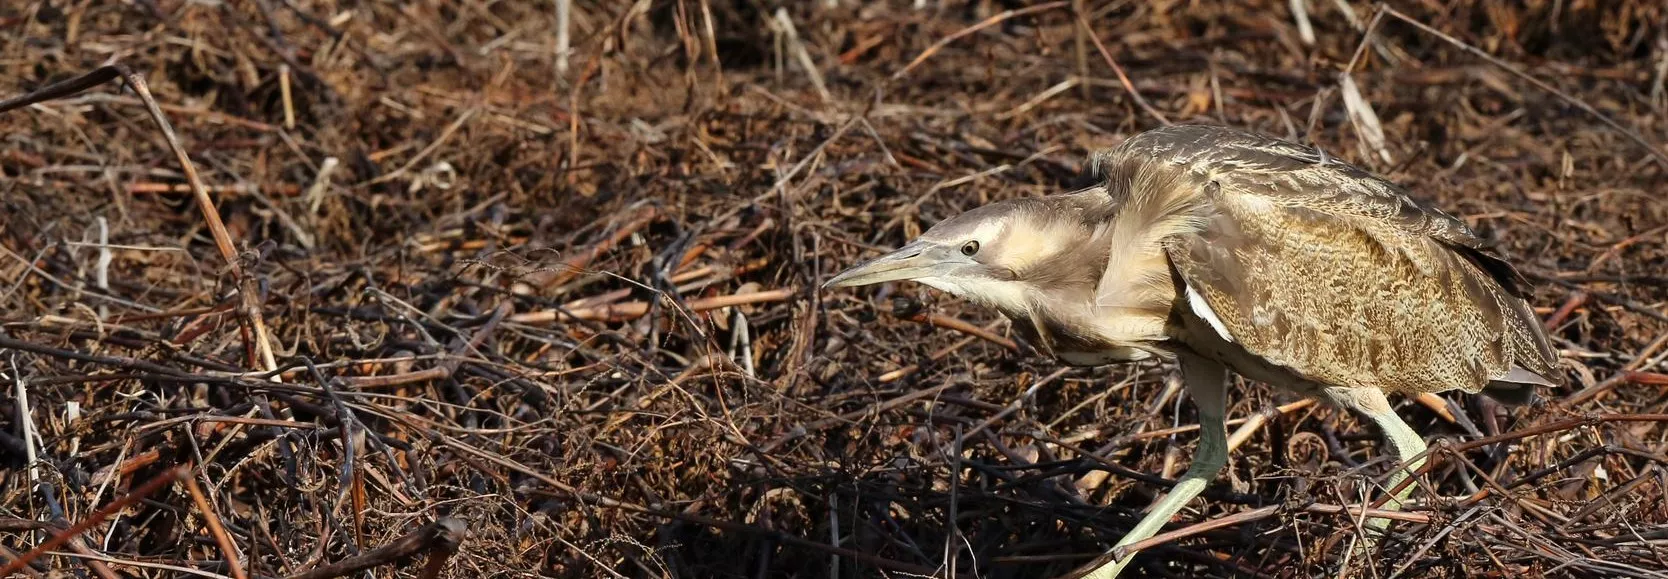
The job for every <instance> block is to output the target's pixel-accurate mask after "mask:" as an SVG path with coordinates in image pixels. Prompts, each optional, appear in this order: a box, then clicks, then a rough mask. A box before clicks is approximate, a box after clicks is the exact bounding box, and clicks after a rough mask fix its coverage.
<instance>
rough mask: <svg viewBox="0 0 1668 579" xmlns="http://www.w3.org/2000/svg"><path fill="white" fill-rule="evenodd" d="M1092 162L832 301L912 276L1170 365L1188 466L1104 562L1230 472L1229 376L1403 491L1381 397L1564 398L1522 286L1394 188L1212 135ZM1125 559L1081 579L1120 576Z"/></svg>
mask: <svg viewBox="0 0 1668 579" xmlns="http://www.w3.org/2000/svg"><path fill="white" fill-rule="evenodd" d="M1089 167H1090V169H1091V171H1092V174H1093V175H1094V177H1095V181H1096V182H1097V183H1098V184H1097V185H1095V186H1092V187H1089V188H1087V189H1083V190H1079V191H1076V192H1072V193H1063V194H1057V195H1049V196H1043V197H1033V198H1020V199H1012V200H1007V201H1000V202H996V203H992V204H989V205H985V206H982V207H978V208H975V209H972V210H970V211H967V212H965V213H961V214H959V215H956V216H954V217H951V218H949V219H946V220H944V221H942V222H939V223H938V224H936V225H934V226H933V227H931V228H930V229H928V230H927V231H926V232H925V233H923V234H921V236H920V238H919V239H916V240H914V241H912V242H910V243H909V244H907V245H905V246H903V247H902V248H900V249H898V250H897V251H894V252H892V253H890V254H887V255H884V256H882V257H879V258H877V259H874V260H872V261H868V262H866V263H863V264H861V265H858V266H855V267H852V268H851V269H849V270H846V271H845V272H842V273H840V274H839V275H837V276H835V277H834V278H832V279H830V280H828V282H827V284H825V287H840V286H860V285H868V284H875V283H880V282H888V281H898V280H913V281H916V282H919V283H922V284H925V285H927V286H931V287H934V288H937V289H939V290H942V291H944V292H946V293H949V294H952V295H955V296H959V297H962V298H965V299H967V300H969V301H972V302H976V303H979V304H983V305H985V306H989V307H991V308H994V309H996V310H997V311H999V312H1001V313H1002V314H1003V315H1004V316H1006V317H1007V318H1009V319H1010V320H1011V321H1012V325H1013V328H1014V330H1015V331H1016V332H1017V333H1019V334H1020V335H1022V336H1024V337H1025V338H1026V339H1027V340H1028V341H1029V342H1031V343H1032V344H1034V345H1035V346H1036V347H1037V349H1038V351H1039V352H1042V353H1046V354H1048V355H1049V356H1051V357H1052V358H1054V359H1056V360H1058V361H1060V362H1062V363H1065V364H1068V365H1073V366H1099V365H1105V364H1111V363H1117V362H1130V361H1137V360H1144V359H1150V358H1154V357H1157V358H1159V359H1163V360H1174V361H1176V362H1177V363H1178V365H1179V366H1180V370H1181V375H1182V379H1183V384H1184V385H1185V386H1186V389H1187V391H1188V393H1189V395H1190V396H1191V397H1192V399H1193V402H1194V404H1195V405H1196V406H1197V407H1198V415H1199V444H1198V450H1197V451H1196V452H1195V453H1194V457H1193V462H1192V464H1191V466H1190V467H1189V468H1188V469H1187V472H1186V474H1184V475H1183V476H1182V477H1181V479H1180V480H1178V481H1177V482H1176V484H1175V486H1174V488H1173V489H1171V491H1170V493H1169V494H1168V495H1166V496H1165V497H1164V498H1163V499H1161V500H1158V501H1157V502H1155V503H1154V504H1153V506H1152V508H1151V510H1150V511H1149V512H1148V514H1147V515H1146V516H1145V517H1143V518H1142V519H1141V521H1140V522H1139V523H1138V524H1137V525H1136V526H1135V527H1134V528H1133V529H1131V530H1130V531H1129V532H1128V534H1126V535H1124V537H1123V538H1122V539H1121V540H1119V541H1118V542H1117V544H1116V545H1114V549H1116V547H1119V546H1124V545H1129V544H1132V543H1135V542H1138V541H1141V540H1142V539H1146V538H1148V537H1151V536H1152V535H1153V534H1155V533H1156V532H1157V531H1158V530H1159V528H1160V527H1161V526H1163V525H1164V524H1165V523H1166V522H1168V521H1169V520H1170V518H1171V517H1173V516H1174V515H1175V514H1176V512H1177V511H1179V510H1181V508H1182V507H1183V506H1184V505H1185V504H1187V503H1188V501H1190V500H1191V499H1192V498H1193V497H1194V496H1196V495H1198V494H1199V492H1200V491H1201V490H1203V489H1204V487H1205V485H1206V483H1207V482H1208V481H1210V480H1211V479H1212V478H1214V477H1215V476H1216V475H1217V473H1218V472H1219V471H1221V470H1222V468H1223V467H1224V466H1225V465H1226V464H1227V437H1226V431H1225V429H1224V425H1223V414H1224V411H1225V407H1226V400H1225V397H1226V396H1225V395H1226V392H1225V390H1226V381H1227V378H1228V375H1227V371H1228V370H1229V369H1232V370H1233V371H1234V372H1237V373H1239V374H1240V375H1241V376H1244V377H1246V378H1249V379H1252V380H1256V381H1259V382H1263V383H1267V384H1271V385H1274V386H1276V387H1281V388H1285V389H1289V390H1291V391H1295V392H1296V393H1299V394H1302V395H1305V396H1311V397H1317V398H1320V399H1324V400H1328V401H1331V402H1332V403H1334V404H1336V405H1338V406H1340V407H1343V408H1348V409H1353V410H1355V411H1356V412H1359V413H1360V414H1362V415H1364V416H1366V417H1367V418H1368V419H1371V420H1372V421H1373V422H1374V423H1376V424H1377V425H1378V427H1379V428H1380V429H1381V430H1382V431H1383V432H1384V434H1385V437H1386V438H1387V439H1388V440H1389V442H1390V445H1391V447H1393V449H1394V450H1395V454H1396V456H1397V458H1398V459H1399V463H1398V466H1397V467H1396V468H1395V470H1393V471H1392V473H1393V474H1392V475H1391V477H1390V479H1389V483H1390V486H1391V488H1394V487H1395V486H1397V485H1398V484H1399V483H1400V482H1401V481H1402V479H1404V478H1405V477H1406V476H1407V473H1408V472H1410V471H1412V470H1414V469H1417V468H1418V467H1419V463H1422V461H1423V459H1422V458H1418V459H1416V455H1420V454H1421V453H1423V452H1424V450H1425V441H1424V439H1422V438H1421V437H1420V436H1419V434H1418V433H1417V432H1414V430H1413V429H1412V428H1411V427H1409V426H1408V425H1407V423H1406V422H1403V421H1402V419H1401V418H1400V417H1399V416H1397V415H1396V413H1395V411H1394V410H1393V409H1392V407H1391V405H1390V402H1389V400H1388V399H1387V398H1386V396H1385V395H1386V394H1417V393H1422V392H1444V391H1450V390H1461V391H1465V392H1472V393H1477V392H1481V393H1484V394H1487V395H1490V396H1491V397H1493V398H1496V399H1498V400H1501V401H1502V402H1506V403H1508V404H1521V403H1524V402H1528V401H1530V400H1532V399H1533V398H1534V391H1535V389H1536V387H1543V386H1552V385H1554V384H1562V383H1563V378H1562V376H1561V374H1559V373H1558V372H1557V371H1556V369H1555V365H1556V363H1557V358H1556V353H1555V351H1554V350H1553V349H1552V346H1551V344H1550V342H1549V341H1548V339H1547V337H1546V334H1545V333H1544V331H1543V330H1542V329H1541V324H1540V323H1539V321H1538V320H1537V319H1536V317H1535V315H1534V313H1533V312H1532V311H1531V310H1530V309H1529V305H1528V303H1527V301H1526V299H1527V298H1528V297H1529V289H1530V288H1529V285H1528V283H1527V282H1526V281H1525V280H1524V278H1523V277H1522V276H1521V275H1520V274H1519V273H1518V272H1517V270H1516V269H1515V268H1514V267H1513V266H1512V265H1511V264H1509V263H1508V262H1506V261H1505V260H1504V259H1503V258H1502V257H1500V256H1499V255H1498V254H1497V253H1495V252H1494V251H1493V250H1492V249H1490V248H1489V247H1488V245H1487V244H1486V243H1485V242H1484V240H1483V239H1481V238H1480V237H1478V235H1477V234H1475V233H1474V232H1473V231H1472V230H1471V228H1469V227H1467V226H1466V224H1465V223H1464V222H1462V221H1460V220H1459V219H1456V218H1454V217H1453V216H1451V215H1449V214H1447V213H1444V212H1443V211H1441V210H1440V209H1437V208H1435V207H1433V206H1431V205H1429V204H1426V203H1423V202H1420V201H1418V200H1416V199H1414V198H1412V197H1411V196H1410V195H1409V194H1408V192H1407V190H1405V189H1404V188H1402V187H1400V186H1398V185H1396V184H1394V183H1392V182H1390V181H1388V180H1386V179H1384V178H1382V177H1379V176H1377V175H1374V174H1371V173H1369V172H1367V171H1364V170H1362V169H1359V168H1357V167H1354V166H1351V165H1349V164H1347V163H1344V162H1341V161H1339V160H1337V159H1335V158H1329V157H1328V156H1327V155H1326V154H1325V153H1324V152H1321V151H1319V150H1318V149H1315V148H1310V147H1305V146H1299V145H1296V144H1293V143H1289V142H1285V141H1281V140H1277V139H1273V138H1269V137H1265V136H1261V135H1257V134H1254V133H1249V132H1245V131H1240V130H1236V129H1230V128H1223V127H1213V126H1202V125H1183V126H1171V127H1165V128H1160V129H1155V130H1151V131H1147V132H1144V133H1141V134H1138V135H1136V136H1134V137H1131V138H1130V139H1128V140H1126V141H1125V142H1124V143H1122V144H1121V145H1119V146H1117V147H1116V148H1113V149H1111V150H1109V151H1104V152H1100V153H1096V154H1094V155H1092V156H1091V157H1090V158H1089ZM1411 489H1412V485H1408V487H1407V488H1406V489H1404V490H1402V491H1401V492H1399V493H1397V494H1396V495H1395V496H1394V497H1393V498H1391V499H1389V500H1387V501H1386V507H1387V508H1389V509H1397V508H1399V507H1400V505H1401V502H1402V501H1405V500H1406V499H1407V496H1408V492H1409V491H1411ZM1372 521H1373V522H1374V523H1375V525H1374V528H1375V529H1377V530H1380V531H1381V530H1382V529H1383V526H1384V524H1386V523H1387V522H1388V520H1387V519H1383V518H1376V519H1372ZM1131 559H1132V557H1130V556H1125V557H1123V558H1122V560H1114V561H1111V562H1108V563H1106V564H1104V565H1102V566H1100V567H1098V568H1096V569H1094V570H1093V571H1092V572H1090V573H1089V575H1088V576H1089V577H1097V578H1110V577H1116V576H1117V575H1118V573H1119V572H1121V571H1122V570H1123V568H1124V566H1125V565H1127V564H1128V563H1129V561H1130V560H1131Z"/></svg>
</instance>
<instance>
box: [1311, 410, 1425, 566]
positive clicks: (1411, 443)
mask: <svg viewBox="0 0 1668 579" xmlns="http://www.w3.org/2000/svg"><path fill="white" fill-rule="evenodd" d="M1326 393H1327V395H1328V397H1330V398H1331V399H1332V401H1333V402H1334V403H1336V404H1338V405H1339V406H1343V407H1346V408H1352V409H1354V410H1355V411H1357V412H1360V413H1361V414H1363V415H1365V416H1366V417H1367V418H1371V419H1372V421H1373V422H1374V423H1377V424H1378V428H1379V430H1382V431H1384V437H1385V438H1386V439H1388V440H1389V441H1390V446H1392V447H1394V448H1395V449H1396V458H1397V459H1398V460H1399V461H1401V463H1402V466H1401V467H1400V468H1397V469H1396V470H1395V471H1393V472H1391V473H1390V488H1395V487H1396V485H1400V484H1402V481H1403V480H1407V475H1408V473H1410V472H1412V471H1414V470H1416V469H1418V468H1419V467H1420V466H1421V465H1423V464H1424V463H1425V459H1424V458H1420V459H1418V460H1413V457H1415V456H1418V455H1419V454H1420V453H1422V452H1425V439H1424V438H1423V437H1420V436H1419V433H1417V432H1414V431H1413V428H1412V427H1410V426H1408V425H1407V423H1406V422H1403V421H1402V418H1401V417H1400V416H1397V415H1396V411H1395V410H1392V409H1391V408H1390V401H1389V400H1388V399H1386V398H1385V397H1384V393H1383V392H1380V391H1378V390H1370V389H1365V388H1328V389H1327V391H1326ZM1414 486H1415V485H1408V486H1407V488H1404V489H1402V490H1401V492H1398V493H1396V496H1395V497H1394V498H1392V499H1390V500H1389V501H1385V503H1384V508H1385V510H1390V511H1397V510H1401V508H1402V503H1403V502H1404V501H1406V500H1407V497H1408V495H1409V494H1412V493H1413V487H1414ZM1389 526H1390V519H1384V518H1372V519H1367V528H1368V529H1370V530H1372V531H1374V532H1376V533H1378V534H1383V532H1384V530H1385V528H1386V527H1389ZM1367 545H1368V546H1370V545H1371V543H1367Z"/></svg>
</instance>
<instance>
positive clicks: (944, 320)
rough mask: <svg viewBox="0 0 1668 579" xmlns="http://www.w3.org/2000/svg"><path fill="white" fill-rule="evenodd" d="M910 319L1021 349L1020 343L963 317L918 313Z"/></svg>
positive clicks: (1002, 345) (1013, 348)
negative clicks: (968, 321) (969, 321)
mask: <svg viewBox="0 0 1668 579" xmlns="http://www.w3.org/2000/svg"><path fill="white" fill-rule="evenodd" d="M909 321H912V322H917V323H922V324H928V325H932V326H934V327H939V328H944V329H946V330H955V331H957V332H961V333H963V334H967V335H970V336H978V337H979V338H980V339H983V340H984V341H986V342H990V343H992V344H996V345H998V346H1001V347H1003V348H1007V349H1008V350H1009V351H1011V352H1018V351H1019V344H1017V343H1015V342H1014V341H1013V340H1009V339H1007V338H1004V337H1002V336H1000V335H997V334H996V333H995V332H992V331H989V330H986V329H984V328H981V327H978V326H975V325H973V324H970V323H967V322H966V321H964V320H961V319H957V318H952V317H950V316H944V315H939V314H916V315H914V316H910V317H909Z"/></svg>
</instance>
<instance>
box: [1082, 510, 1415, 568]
mask: <svg viewBox="0 0 1668 579" xmlns="http://www.w3.org/2000/svg"><path fill="white" fill-rule="evenodd" d="M1282 508H1284V507H1283V506H1282V505H1272V506H1267V507H1261V508H1256V509H1251V510H1249V511H1245V512H1241V513H1234V514H1232V515H1228V516H1226V517H1222V518H1219V519H1211V520H1208V521H1203V522H1199V523H1195V524H1192V525H1188V526H1186V527H1182V528H1180V529H1176V530H1174V531H1170V532H1168V533H1159V534H1157V535H1154V536H1152V537H1148V538H1146V539H1145V540H1142V541H1137V542H1134V543H1130V544H1128V545H1124V546H1122V547H1118V548H1117V549H1113V550H1112V552H1111V553H1110V554H1111V555H1112V556H1113V558H1115V559H1118V560H1122V559H1123V558H1124V557H1127V556H1129V554H1130V553H1138V552H1141V551H1144V550H1146V549H1151V548H1153V547H1157V546H1159V545H1163V544H1165V543H1170V542H1174V541H1179V540H1182V539H1186V538H1188V537H1192V536H1194V535H1198V534H1201V533H1207V532H1210V531H1214V530H1216V529H1221V528H1224V527H1232V526H1234V525H1242V524H1245V523H1249V522H1252V521H1260V520H1263V519H1266V518H1269V517H1272V516H1274V515H1275V514H1278V513H1279V512H1280V510H1281V509H1282ZM1302 511H1303V512H1306V513H1315V514H1322V515H1335V514H1340V513H1347V514H1349V516H1350V517H1351V518H1360V517H1361V516H1363V515H1365V516H1367V517H1370V518H1382V519H1392V520H1397V521H1405V522H1409V523H1429V522H1431V518H1430V516H1429V515H1425V514H1422V513H1409V512H1404V511H1390V510H1384V509H1376V508H1365V509H1363V508H1362V507H1361V506H1360V505H1348V506H1339V505H1309V506H1306V507H1303V509H1302Z"/></svg>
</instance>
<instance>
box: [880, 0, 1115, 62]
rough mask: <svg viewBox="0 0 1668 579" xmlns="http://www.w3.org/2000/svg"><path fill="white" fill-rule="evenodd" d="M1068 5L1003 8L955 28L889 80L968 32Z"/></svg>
mask: <svg viewBox="0 0 1668 579" xmlns="http://www.w3.org/2000/svg"><path fill="white" fill-rule="evenodd" d="M1070 5H1071V0H1059V1H1057V2H1049V3H1047V4H1038V5H1036V6H1027V7H1025V8H1020V9H1018V10H1004V11H1002V12H999V13H997V14H995V15H992V16H991V17H990V18H986V19H984V20H981V21H979V23H978V24H974V25H972V26H969V27H967V28H963V29H961V30H957V31H956V32H955V34H951V35H949V36H946V37H944V38H943V39H941V40H939V41H938V42H934V43H932V46H928V47H927V49H926V50H923V51H921V55H920V56H916V57H915V60H911V61H909V64H907V65H904V67H903V68H901V69H899V70H898V72H894V73H892V78H891V80H892V81H897V80H899V79H902V78H903V77H904V75H907V74H909V71H911V70H915V67H916V66H919V65H920V64H921V63H922V62H925V61H926V60H927V59H928V58H932V55H934V54H938V51H940V50H943V49H944V47H945V46H949V45H950V43H951V42H955V41H956V40H959V39H961V38H962V37H964V36H967V35H969V34H973V33H974V32H978V31H980V30H984V29H986V28H990V27H992V26H995V25H997V24H1001V23H1002V21H1004V20H1008V19H1010V18H1014V17H1018V16H1024V15H1026V14H1035V13H1037V12H1044V11H1047V10H1053V9H1056V8H1062V7H1065V6H1070ZM1097 42H1098V41H1097Z"/></svg>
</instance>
